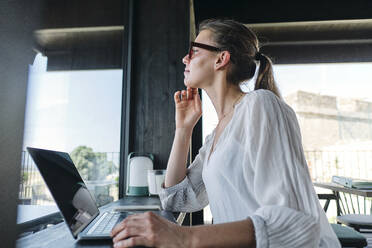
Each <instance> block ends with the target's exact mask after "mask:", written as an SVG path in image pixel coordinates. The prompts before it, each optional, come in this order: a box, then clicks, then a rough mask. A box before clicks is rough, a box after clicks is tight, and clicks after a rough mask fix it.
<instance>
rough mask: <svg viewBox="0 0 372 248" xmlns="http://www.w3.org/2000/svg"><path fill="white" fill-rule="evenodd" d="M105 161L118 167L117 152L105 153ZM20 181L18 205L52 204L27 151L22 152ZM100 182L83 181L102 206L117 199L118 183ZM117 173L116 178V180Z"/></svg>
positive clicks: (52, 201)
mask: <svg viewBox="0 0 372 248" xmlns="http://www.w3.org/2000/svg"><path fill="white" fill-rule="evenodd" d="M105 154H106V159H107V161H111V162H113V163H114V164H115V165H116V166H118V165H119V155H120V153H119V152H105ZM20 176H21V179H20V185H19V196H18V198H19V204H26V205H29V204H32V205H48V204H51V203H54V200H53V198H52V196H51V195H50V192H49V190H48V188H47V186H46V185H45V183H44V180H43V178H42V177H41V175H40V173H39V171H38V169H37V167H36V165H35V163H34V161H33V160H32V158H31V156H30V154H29V153H28V152H27V151H23V152H22V165H21V174H20ZM113 176H115V175H111V178H103V179H102V180H95V181H85V182H86V184H87V187H88V188H89V189H90V190H91V192H92V191H93V192H92V193H94V194H95V195H94V196H95V197H96V200H97V203H98V205H104V204H106V203H107V202H108V201H112V200H114V199H117V196H118V188H117V187H118V185H117V184H118V182H117V181H116V180H115V179H114V178H112V177H113ZM118 176H119V174H118V173H117V175H116V177H117V178H118Z"/></svg>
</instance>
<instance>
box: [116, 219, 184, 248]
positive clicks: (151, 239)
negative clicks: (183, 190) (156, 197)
mask: <svg viewBox="0 0 372 248" xmlns="http://www.w3.org/2000/svg"><path fill="white" fill-rule="evenodd" d="M111 236H112V237H113V242H114V248H123V247H133V246H140V245H142V246H147V247H159V248H163V247H164V248H166V247H176V248H182V247H188V246H189V245H188V242H189V241H190V239H189V232H188V230H187V227H181V226H178V225H177V224H175V223H172V222H170V221H168V220H166V219H165V218H163V217H160V216H158V215H156V214H154V213H153V212H146V213H143V214H134V215H130V216H128V217H127V218H125V219H124V220H123V221H122V222H121V223H119V224H117V225H116V226H115V227H114V229H112V231H111Z"/></svg>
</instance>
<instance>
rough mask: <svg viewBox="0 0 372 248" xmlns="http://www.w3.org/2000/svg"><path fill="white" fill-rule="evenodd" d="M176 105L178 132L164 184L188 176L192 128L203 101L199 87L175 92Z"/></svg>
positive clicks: (169, 185)
mask: <svg viewBox="0 0 372 248" xmlns="http://www.w3.org/2000/svg"><path fill="white" fill-rule="evenodd" d="M174 102H175V105H176V133H175V136H174V140H173V146H172V150H171V153H170V155H169V160H168V165H167V173H166V175H165V182H164V186H165V187H166V188H168V187H171V186H173V185H176V184H178V183H179V182H181V181H182V180H183V179H184V178H185V176H186V169H187V167H186V162H187V154H188V148H189V145H190V138H191V135H192V130H193V129H194V126H195V125H196V123H197V122H198V120H199V119H200V117H201V114H202V110H201V101H200V96H199V93H198V89H193V88H187V91H186V90H182V91H177V92H176V93H175V94H174Z"/></svg>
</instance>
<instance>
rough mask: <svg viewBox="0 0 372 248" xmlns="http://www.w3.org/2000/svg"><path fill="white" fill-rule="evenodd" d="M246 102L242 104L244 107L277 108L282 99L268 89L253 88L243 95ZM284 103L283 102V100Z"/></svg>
mask: <svg viewBox="0 0 372 248" xmlns="http://www.w3.org/2000/svg"><path fill="white" fill-rule="evenodd" d="M245 102H246V104H242V105H243V106H245V108H248V109H250V110H252V108H268V107H272V108H277V107H279V105H280V104H282V100H281V99H280V98H279V97H278V96H276V95H275V94H274V93H273V92H271V91H270V90H263V89H259V90H254V91H251V92H248V93H247V95H246V96H245ZM283 103H284V102H283Z"/></svg>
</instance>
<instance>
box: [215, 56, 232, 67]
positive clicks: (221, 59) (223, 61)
mask: <svg viewBox="0 0 372 248" xmlns="http://www.w3.org/2000/svg"><path fill="white" fill-rule="evenodd" d="M229 62H230V52H228V51H222V52H221V53H220V54H219V55H218V57H217V60H216V62H215V65H214V67H215V68H216V69H217V70H219V69H223V68H224V67H225V66H226V65H228V64H229Z"/></svg>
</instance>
